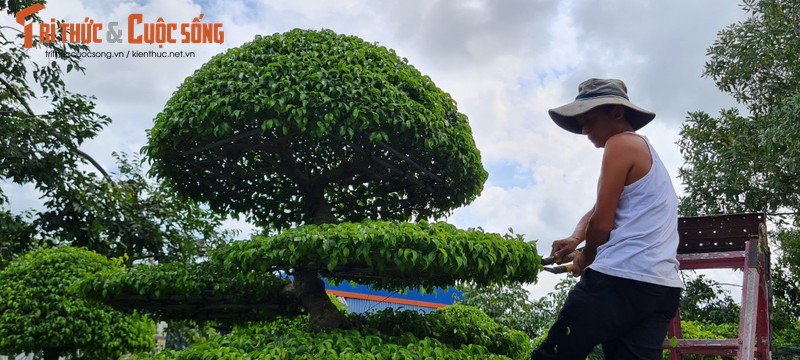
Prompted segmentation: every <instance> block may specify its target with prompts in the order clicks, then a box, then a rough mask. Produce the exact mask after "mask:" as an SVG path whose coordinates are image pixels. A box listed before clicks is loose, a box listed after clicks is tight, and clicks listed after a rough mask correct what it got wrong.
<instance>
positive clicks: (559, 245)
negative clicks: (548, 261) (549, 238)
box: [550, 207, 594, 259]
mask: <svg viewBox="0 0 800 360" xmlns="http://www.w3.org/2000/svg"><path fill="white" fill-rule="evenodd" d="M592 213H594V207H592V208H591V209H590V210H589V211H587V212H586V214H584V215H583V216H582V217H581V219H580V220H578V225H576V226H575V230H574V231H573V232H572V235H570V236H568V237H566V238H564V239H561V240H556V241H553V249H552V250H551V251H550V256H552V257H554V258H557V259H560V258H564V257H565V256H567V255H569V254H572V253H573V252H574V251H575V249H576V248H577V247H578V244H580V243H582V242H583V240H585V239H586V228H587V227H588V226H589V218H591V216H592Z"/></svg>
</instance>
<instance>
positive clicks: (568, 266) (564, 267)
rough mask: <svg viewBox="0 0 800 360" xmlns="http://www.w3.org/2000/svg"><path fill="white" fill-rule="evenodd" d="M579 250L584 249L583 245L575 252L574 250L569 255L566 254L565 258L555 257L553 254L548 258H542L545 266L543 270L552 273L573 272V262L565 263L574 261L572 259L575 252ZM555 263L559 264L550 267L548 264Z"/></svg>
mask: <svg viewBox="0 0 800 360" xmlns="http://www.w3.org/2000/svg"><path fill="white" fill-rule="evenodd" d="M578 251H583V247H580V248H578V249H577V250H575V251H574V252H572V253H571V254H569V255H567V256H564V257H563V258H555V257H552V256H548V257H546V258H542V265H543V266H544V268H543V270H544V271H547V272H550V273H553V274H563V273H568V272H572V264H564V263H568V262H570V261H572V259H574V258H575V254H576V253H577V252H578ZM553 264H557V265H559V266H550V267H548V265H553ZM561 264H564V265H561Z"/></svg>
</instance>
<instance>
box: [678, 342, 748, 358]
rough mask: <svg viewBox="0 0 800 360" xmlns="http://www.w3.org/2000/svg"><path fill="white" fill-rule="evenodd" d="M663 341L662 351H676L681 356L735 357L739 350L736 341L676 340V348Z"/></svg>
mask: <svg viewBox="0 0 800 360" xmlns="http://www.w3.org/2000/svg"><path fill="white" fill-rule="evenodd" d="M671 342H672V341H671V340H669V339H667V340H665V341H664V349H668V350H669V349H677V350H678V351H680V352H681V353H683V354H697V355H728V356H736V352H737V351H738V350H739V340H737V339H678V344H677V346H672V345H671V344H670V343H671Z"/></svg>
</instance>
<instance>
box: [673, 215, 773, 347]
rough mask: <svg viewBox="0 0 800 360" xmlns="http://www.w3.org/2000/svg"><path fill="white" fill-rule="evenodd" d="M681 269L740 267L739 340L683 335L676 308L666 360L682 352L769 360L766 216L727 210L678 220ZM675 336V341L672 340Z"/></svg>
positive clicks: (770, 336) (769, 297)
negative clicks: (725, 212) (692, 338)
mask: <svg viewBox="0 0 800 360" xmlns="http://www.w3.org/2000/svg"><path fill="white" fill-rule="evenodd" d="M678 231H679V233H680V237H681V241H680V247H679V248H678V260H679V261H680V263H681V265H680V268H681V270H690V269H725V268H728V269H736V268H738V269H742V275H743V282H742V301H741V312H740V313H739V338H738V339H723V340H690V339H682V338H681V321H680V309H678V313H677V314H676V316H675V318H674V319H672V323H670V328H669V335H668V339H667V340H666V341H664V348H665V349H668V350H670V354H669V358H670V360H681V359H683V355H687V354H699V355H722V356H736V359H747V360H751V359H760V360H761V359H763V360H766V359H771V358H772V334H771V332H770V331H771V328H770V316H771V313H772V287H771V282H770V269H769V267H770V264H769V246H768V243H767V235H766V216H765V215H764V214H730V215H715V216H701V217H682V218H680V219H678ZM674 338H677V339H678V340H677V345H676V346H673V345H674V344H675V341H674V340H671V339H674Z"/></svg>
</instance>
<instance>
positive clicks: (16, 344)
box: [0, 247, 156, 360]
mask: <svg viewBox="0 0 800 360" xmlns="http://www.w3.org/2000/svg"><path fill="white" fill-rule="evenodd" d="M114 270H115V271H118V272H119V271H121V268H120V266H119V265H117V264H115V263H114V262H113V261H111V260H109V259H107V258H105V257H104V256H102V255H99V254H97V253H94V252H92V251H89V250H85V249H79V248H73V247H58V248H51V249H38V250H34V251H32V252H29V253H27V254H25V255H23V256H21V257H19V258H17V259H16V260H15V261H13V262H12V263H11V264H10V265H9V266H8V267H7V268H6V269H4V270H3V271H0V284H3V286H0V353H5V354H19V353H33V354H39V355H41V356H43V358H44V359H45V360H51V359H52V360H55V359H58V358H59V357H64V358H72V357H84V358H85V357H91V358H105V359H110V358H117V357H119V356H121V355H123V354H126V353H130V352H134V351H145V350H152V349H153V348H154V347H155V330H156V327H155V323H154V322H153V321H152V320H150V319H148V318H146V317H143V316H142V315H137V314H133V315H126V314H123V313H121V312H119V311H117V310H114V309H112V308H110V307H109V306H108V305H103V304H96V303H90V302H88V301H87V300H85V299H84V298H82V297H81V296H80V295H79V293H78V292H77V290H76V289H77V285H78V282H79V281H80V280H81V279H83V278H85V277H87V276H89V275H91V274H94V273H97V272H101V271H114Z"/></svg>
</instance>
